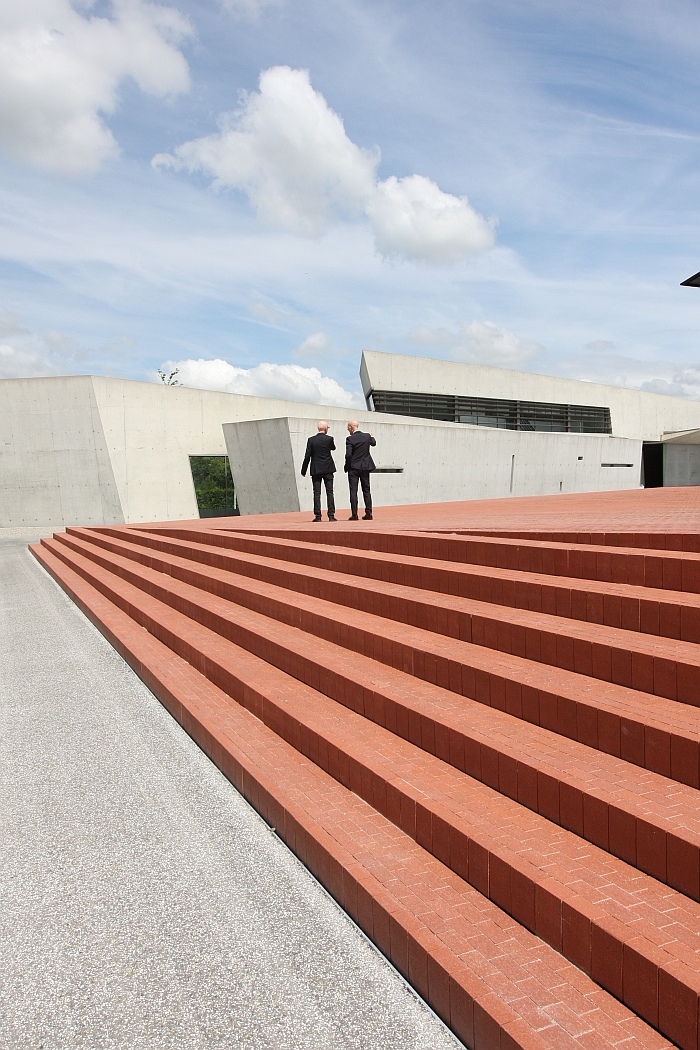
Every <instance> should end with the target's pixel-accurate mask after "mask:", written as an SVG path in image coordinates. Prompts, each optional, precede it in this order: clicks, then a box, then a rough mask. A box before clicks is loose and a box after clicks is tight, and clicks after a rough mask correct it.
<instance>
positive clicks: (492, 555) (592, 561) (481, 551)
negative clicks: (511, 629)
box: [248, 527, 700, 593]
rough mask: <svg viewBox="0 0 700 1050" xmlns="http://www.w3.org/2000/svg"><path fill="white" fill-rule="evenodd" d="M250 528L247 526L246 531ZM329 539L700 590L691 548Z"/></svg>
mask: <svg viewBox="0 0 700 1050" xmlns="http://www.w3.org/2000/svg"><path fill="white" fill-rule="evenodd" d="M251 531H252V530H248V535H250V533H251ZM256 534H257V535H259V536H268V537H273V536H274V537H278V538H292V537H294V538H298V539H299V540H300V541H303V542H306V543H321V544H328V543H329V539H328V533H327V532H326V531H325V530H324V531H319V530H314V529H305V528H301V527H296V528H294V529H274V528H265V529H260V530H256ZM333 536H334V537H335V538H334V539H333V540H332V541H330V542H331V543H339V544H340V545H342V546H343V547H355V548H356V549H360V550H365V551H380V552H382V553H386V554H397V555H402V556H408V557H417V558H435V559H439V560H444V561H455V562H469V563H472V564H476V565H492V566H494V567H498V568H502V569H520V570H522V571H524V572H539V573H545V574H546V575H549V576H569V577H573V578H578V579H589V580H601V581H605V582H609V583H629V584H635V585H637V586H640V587H656V588H662V589H664V590H673V591H692V592H694V593H698V592H700V556H699V555H698V554H697V553H695V552H690V551H673V550H672V551H669V550H665V549H664V550H659V549H656V550H653V551H651V550H649V549H644V548H640V547H628V548H625V547H614V548H612V547H610V546H606V545H594V544H582V543H570V542H569V543H567V542H557V541H555V540H538V539H515V538H514V539H510V538H506V537H500V536H495V535H493V534H491V533H489V534H486V535H485V534H483V533H480V534H478V535H471V534H460V533H453V534H450V535H444V534H442V533H434V532H386V533H383V532H380V531H379V530H376V529H373V530H357V529H342V528H341V529H339V530H336V529H334V530H333Z"/></svg>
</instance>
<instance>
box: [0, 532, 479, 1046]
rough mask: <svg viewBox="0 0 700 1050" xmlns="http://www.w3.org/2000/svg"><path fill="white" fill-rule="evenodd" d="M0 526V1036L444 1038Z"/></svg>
mask: <svg viewBox="0 0 700 1050" xmlns="http://www.w3.org/2000/svg"><path fill="white" fill-rule="evenodd" d="M39 535H41V532H36V531H35V532H33V533H30V532H29V531H27V532H21V533H18V532H17V530H0V824H1V826H2V845H3V848H2V851H1V852H0V900H1V901H2V907H1V908H0V941H1V943H2V945H3V950H2V952H1V953H0V1046H2V1047H3V1048H7V1050H15V1048H17V1050H25V1048H26V1050H63V1048H73V1047H80V1048H85V1050H98V1048H102V1047H110V1048H112V1047H119V1048H125V1050H126V1048H129V1050H131V1048H139V1050H141V1048H144V1050H170V1048H173V1050H189V1048H197V1050H200V1048H201V1050H209V1048H212V1050H214V1048H216V1050H218V1048H246V1050H249V1048H250V1050H258V1048H260V1050H264V1048H268V1047H269V1048H275V1050H277V1048H280V1050H281V1048H284V1050H287V1048H289V1050H296V1048H302V1047H303V1048H314V1050H324V1048H333V1050H335V1048H339V1050H340V1048H346V1047H347V1048H367V1050H377V1048H379V1047H381V1048H382V1050H393V1048H396V1050H412V1048H415V1050H419V1048H420V1050H443V1048H444V1050H448V1048H451V1050H455V1048H456V1047H458V1046H459V1045H461V1044H458V1043H457V1041H456V1040H455V1039H454V1038H453V1037H452V1036H451V1035H450V1034H449V1033H448V1032H447V1031H446V1029H445V1028H444V1027H443V1026H442V1025H441V1023H440V1022H439V1021H438V1019H437V1018H436V1017H435V1016H434V1015H433V1014H432V1013H430V1012H429V1011H428V1009H427V1008H426V1007H425V1005H424V1004H423V1003H422V1002H421V1001H420V1000H419V999H418V998H417V997H416V996H415V995H414V994H413V992H411V991H410V990H409V989H408V988H407V987H406V985H405V984H404V983H403V982H402V980H401V979H400V978H399V977H398V975H397V974H396V973H395V971H394V970H393V969H392V968H391V967H390V966H389V965H388V964H387V963H386V961H385V960H384V959H383V957H382V956H381V955H380V954H379V953H378V952H377V951H376V950H375V949H374V948H373V947H372V946H371V945H370V944H369V943H368V942H367V941H366V940H365V939H364V937H363V936H362V934H361V933H360V932H359V931H358V930H357V928H356V927H355V926H354V925H353V924H352V923H351V921H350V920H349V919H348V917H347V916H346V915H345V914H344V913H343V912H342V911H341V910H340V909H339V908H338V907H337V906H336V905H335V903H334V902H333V901H332V900H330V898H328V897H327V896H326V894H325V893H324V892H323V890H322V889H321V888H320V887H319V886H318V884H317V883H316V882H315V880H313V879H312V878H311V876H310V875H309V874H308V873H307V872H306V870H305V869H304V868H303V867H302V866H301V865H300V864H299V863H298V862H297V861H296V859H295V858H294V857H293V856H292V855H291V853H289V851H288V850H287V849H286V848H285V847H284V846H283V845H282V843H281V842H280V841H279V840H278V839H277V838H276V837H275V836H274V834H273V833H272V832H271V831H270V830H269V829H268V827H267V825H266V824H264V822H263V821H261V820H260V818H259V817H258V816H257V815H256V814H255V813H254V812H253V811H252V810H251V809H250V808H249V807H248V806H247V805H246V803H245V802H244V801H243V800H242V798H241V797H240V795H238V793H237V792H236V791H235V790H234V789H233V788H232V787H231V785H230V784H229V783H228V781H226V780H225V779H224V777H223V776H222V775H221V774H220V773H219V772H218V770H217V769H216V768H215V767H214V766H213V765H212V764H211V763H210V762H209V761H208V759H206V757H205V756H204V755H203V754H202V753H201V752H200V751H199V749H198V748H197V747H196V745H195V744H194V743H193V742H192V741H191V740H190V739H189V737H187V736H186V735H185V733H184V732H183V731H182V730H181V729H180V727H179V726H178V725H177V724H176V723H175V722H174V721H173V720H172V719H171V718H170V716H169V715H168V714H167V712H166V711H165V710H164V709H163V708H162V707H161V706H160V705H159V704H158V702H157V701H156V700H155V699H154V698H153V696H152V695H151V693H150V692H149V691H148V690H147V689H146V688H145V686H144V685H143V684H142V683H141V682H140V680H139V679H138V678H137V677H136V676H135V675H134V673H133V672H132V671H131V670H130V668H129V667H128V666H127V665H126V664H125V663H124V662H123V661H122V659H121V658H120V657H119V656H118V655H117V654H116V653H115V651H114V650H113V649H112V648H111V646H110V645H109V644H108V643H107V642H106V641H105V639H104V638H103V637H102V636H101V635H100V634H99V633H98V632H97V631H96V630H95V629H94V628H93V627H92V625H91V624H90V623H89V622H88V621H87V620H86V619H85V618H84V617H83V615H82V614H81V613H80V612H79V611H78V609H77V608H76V607H75V606H74V605H73V603H72V602H71V601H70V600H69V599H68V598H67V597H66V595H64V593H63V592H62V591H61V590H60V589H59V588H58V586H57V585H56V584H55V583H54V582H53V580H51V579H50V577H49V576H48V575H47V574H46V573H44V571H43V570H42V569H41V568H40V566H39V565H38V564H37V563H36V561H35V560H34V559H33V558H32V557H31V555H30V554H29V553H28V551H27V549H26V544H27V542H28V541H30V540H33V539H36V538H38V536H39Z"/></svg>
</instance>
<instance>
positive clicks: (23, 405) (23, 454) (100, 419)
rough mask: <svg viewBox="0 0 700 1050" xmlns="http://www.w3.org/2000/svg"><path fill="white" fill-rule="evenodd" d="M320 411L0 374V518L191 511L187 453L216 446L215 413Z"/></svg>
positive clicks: (183, 514) (149, 516) (74, 520)
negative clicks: (2, 375) (8, 377)
mask: <svg viewBox="0 0 700 1050" xmlns="http://www.w3.org/2000/svg"><path fill="white" fill-rule="evenodd" d="M327 411H328V409H327V408H326V407H325V406H322V405H311V404H302V403H299V402H296V401H283V400H277V399H271V398H262V397H246V396H244V395H240V394H226V393H220V392H217V391H212V390H193V389H190V388H188V387H169V386H163V385H162V384H156V383H138V382H134V381H132V380H122V379H111V378H104V377H99V376H65V377H47V378H37V379H6V380H0V528H5V527H12V526H22V525H35V524H38V525H54V526H61V525H115V524H120V523H122V522H126V523H129V522H139V521H176V520H179V519H183V518H196V517H197V516H198V511H197V501H196V497H195V492H194V485H193V482H192V473H191V470H190V463H189V457H190V456H212V455H225V454H226V445H225V443H224V436H223V432H222V429H221V424H222V423H223V422H226V421H228V420H241V419H265V418H269V417H279V416H283V415H284V416H286V415H289V414H293V415H294V416H302V417H309V418H311V419H312V420H316V419H318V418H319V417H320V416H323V415H325V413H326V412H327ZM353 415H357V413H356V412H354V411H353V410H352V409H348V410H346V411H345V412H344V418H345V420H347V419H348V418H350V417H352V416H353ZM360 416H363V417H366V418H369V417H370V413H367V412H365V413H360ZM312 426H313V423H312Z"/></svg>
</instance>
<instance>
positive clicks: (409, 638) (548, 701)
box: [64, 529, 700, 787]
mask: <svg viewBox="0 0 700 1050" xmlns="http://www.w3.org/2000/svg"><path fill="white" fill-rule="evenodd" d="M139 539H140V534H139V533H136V532H134V531H133V530H126V529H124V530H114V529H110V530H109V534H107V531H106V530H99V531H98V530H76V529H70V530H68V537H66V538H65V539H64V542H67V543H70V542H71V540H74V541H75V542H77V543H83V542H84V543H88V544H92V545H94V546H96V547H97V548H100V549H102V550H104V551H109V552H111V553H113V554H117V555H121V556H123V557H125V558H127V559H130V560H133V561H136V562H138V563H139V564H142V565H145V566H147V567H149V568H153V569H154V570H156V571H158V572H163V573H165V574H166V575H168V576H172V577H173V578H177V579H179V580H181V581H183V582H185V583H189V584H192V585H194V586H195V587H198V588H200V589H203V590H206V591H209V592H211V593H214V594H217V595H218V596H219V597H222V598H226V599H227V600H229V601H233V602H236V603H237V604H239V605H243V606H245V607H246V608H249V609H252V610H254V611H256V612H260V613H263V614H264V615H266V616H270V617H274V618H275V619H278V620H281V621H283V622H285V623H287V624H290V625H292V626H296V627H299V628H301V629H303V630H305V631H307V632H310V633H312V634H313V635H314V636H315V637H320V638H324V639H326V640H328V641H332V642H335V643H337V644H340V645H342V646H344V647H346V648H349V649H352V650H354V651H355V652H359V653H362V654H364V655H365V656H369V657H371V658H372V659H374V660H379V661H380V662H382V663H385V664H388V665H389V666H393V667H395V668H398V669H400V670H403V671H406V672H408V673H410V674H412V675H414V676H416V677H419V678H422V679H423V680H425V681H429V682H432V683H433V684H437V685H442V686H444V687H448V688H449V689H450V690H452V691H453V692H456V693H458V694H460V695H463V696H467V697H469V698H471V699H475V700H477V701H478V702H479V703H483V704H487V705H489V706H492V707H495V708H497V709H499V710H505V711H507V712H508V713H509V714H512V715H514V716H516V717H518V718H524V719H525V720H526V721H529V722H532V723H534V724H536V725H541V726H543V728H546V729H549V730H552V731H554V732H557V733H560V734H562V735H564V736H566V737H569V738H571V739H575V740H579V741H580V742H581V743H584V744H587V745H588V746H590V747H594V748H596V749H599V750H602V751H605V752H607V753H608V754H613V755H616V756H619V757H622V758H624V759H625V760H626V761H628V762H632V763H634V764H636V765H639V766H642V767H645V768H647V769H651V770H653V771H654V772H657V773H661V774H662V775H664V776H670V777H671V778H672V779H675V780H679V781H680V782H682V783H686V784H689V785H690V786H693V787H697V786H698V784H699V782H700V733H698V725H697V715H696V714H695V713H694V712H692V711H689V710H688V708H687V706H686V705H683V704H678V703H675V702H673V701H665V700H664V701H659V700H658V699H657V698H655V697H653V696H649V695H646V694H641V693H639V692H636V691H633V690H629V689H625V688H622V687H618V686H615V685H608V684H606V685H605V686H598V685H595V684H594V683H593V682H591V680H590V679H587V678H581V676H579V675H576V674H574V673H572V672H569V671H563V670H559V669H556V670H551V671H548V672H547V673H546V674H545V675H543V673H542V670H541V668H538V667H537V666H533V665H532V663H530V661H528V660H525V659H522V658H520V657H513V656H499V658H498V660H497V661H494V659H493V656H492V655H491V654H490V653H489V652H488V651H486V652H485V651H484V648H483V647H481V646H475V645H473V644H470V643H467V642H461V641H453V640H450V641H449V642H447V641H446V640H445V639H443V638H441V637H440V636H436V635H435V633H432V632H429V631H426V630H423V629H415V628H408V629H407V628H405V627H400V626H398V624H395V623H393V622H391V620H389V621H388V620H387V618H386V616H387V613H391V614H392V615H394V616H396V617H397V618H398V617H400V616H403V619H404V620H405V619H406V618H408V617H410V616H411V613H410V611H407V607H408V606H409V604H410V602H411V601H415V602H420V603H422V607H423V608H424V609H425V612H426V616H425V619H424V621H423V622H427V623H430V624H431V626H433V627H436V626H437V625H438V621H439V619H440V616H439V614H440V612H441V611H445V612H447V611H448V610H444V609H443V608H442V607H438V608H437V609H436V608H435V607H434V606H431V599H434V600H436V601H443V600H444V601H451V602H452V603H455V602H458V601H459V599H444V598H443V596H440V595H434V594H433V595H431V594H430V593H426V594H424V595H422V596H419V597H415V591H412V590H407V589H400V588H397V587H396V586H395V585H385V584H375V585H374V586H373V588H368V587H365V586H361V585H360V584H361V581H358V580H357V579H355V578H353V577H343V578H342V579H338V578H335V579H334V578H333V577H334V576H335V575H336V574H333V573H329V572H326V571H323V570H313V575H312V574H311V573H310V572H309V570H306V571H305V572H301V571H298V570H296V569H295V568H294V567H288V566H287V564H286V563H284V562H279V561H273V560H270V559H261V558H259V557H258V556H255V555H242V554H239V553H235V554H231V553H230V552H221V551H219V550H218V549H217V548H215V547H210V548H200V547H199V546H197V548H196V550H195V549H193V547H192V546H191V545H189V546H188V545H187V544H186V543H185V542H184V541H181V540H172V539H170V540H166V539H159V540H156V539H153V538H152V537H150V536H147V537H146V539H147V541H148V545H147V546H145V547H142V546H140V545H139V543H138V541H139ZM84 550H85V552H86V553H88V554H89V548H88V547H85V548H84ZM163 551H165V552H166V553H161V552H163ZM173 551H175V552H177V553H175V554H173V553H172V552H173ZM188 554H193V555H196V556H197V557H198V558H201V561H200V560H197V561H194V562H193V561H192V560H190V558H189V557H187V555H188ZM222 565H223V566H226V568H220V567H219V566H222ZM232 569H235V570H241V572H246V574H247V575H245V576H244V575H239V574H238V572H234V571H231V570H232ZM251 577H252V578H251ZM272 580H274V581H279V582H280V583H281V584H283V586H277V584H276V583H270V582H269V581H272ZM313 581H316V582H317V583H318V586H312V583H313ZM290 584H291V585H293V587H294V591H293V592H290V591H289V586H290ZM387 589H388V590H390V591H391V593H390V594H389V595H386V594H384V591H386V590H387ZM299 592H301V593H299ZM309 592H310V593H309ZM319 592H320V593H319ZM320 594H323V595H324V597H323V598H320ZM406 594H407V595H408V597H407V598H406V599H405V600H403V601H402V600H401V598H402V597H403V595H406ZM341 597H342V598H344V599H345V603H346V604H349V603H352V607H351V609H347V608H345V609H342V610H339V609H338V607H337V601H338V599H339V598H341ZM372 598H375V599H376V600H375V601H372ZM385 598H386V599H388V600H386V601H385V600H384V599H385ZM372 609H377V610H381V611H382V613H383V617H382V618H380V617H379V616H378V615H377V614H376V613H374V612H372V611H369V612H368V611H366V610H372ZM431 609H432V615H430V612H431ZM360 610H362V611H360ZM339 614H340V615H339ZM442 626H443V627H444V628H446V629H447V628H448V626H449V625H448V624H445V623H444V622H443V624H442ZM543 679H544V680H543ZM453 706H454V702H453ZM462 706H463V705H461V706H460V707H459V710H461V708H462ZM491 721H492V720H490V719H489V723H490V722H491Z"/></svg>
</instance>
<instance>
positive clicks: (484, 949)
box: [33, 489, 700, 1050]
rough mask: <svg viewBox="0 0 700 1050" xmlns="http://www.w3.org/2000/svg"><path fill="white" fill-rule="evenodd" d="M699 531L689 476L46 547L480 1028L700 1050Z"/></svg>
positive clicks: (98, 533) (220, 759) (467, 1024)
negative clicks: (624, 487)
mask: <svg viewBox="0 0 700 1050" xmlns="http://www.w3.org/2000/svg"><path fill="white" fill-rule="evenodd" d="M698 525H700V493H699V492H698V491H697V490H694V489H676V490H669V489H666V490H647V491H633V492H623V493H605V494H603V493H593V494H587V495H579V496H567V495H563V496H562V495H560V496H556V497H547V498H538V499H530V498H527V499H512V500H489V501H481V502H473V503H462V504H445V505H439V506H423V507H405V508H389V509H381V508H379V509H378V510H377V511H376V514H375V520H374V521H372V522H366V523H365V522H362V523H357V524H356V525H353V527H351V526H350V525H348V524H345V523H343V522H338V523H337V525H336V526H333V525H332V524H330V523H324V524H322V525H320V526H314V527H313V528H312V527H311V526H310V525H309V522H308V515H268V516H260V517H258V518H236V519H231V518H228V519H215V520H208V521H207V522H206V524H203V523H202V522H199V521H197V522H185V523H152V524H144V525H139V526H125V527H109V528H99V529H69V530H67V532H66V533H65V534H57V535H56V536H55V537H54V539H53V540H45V541H43V543H42V545H41V546H36V547H34V548H33V552H34V553H35V555H36V556H37V557H38V558H39V559H40V560H41V561H42V562H43V563H44V565H45V566H46V567H47V568H48V569H49V571H50V572H52V574H53V575H54V576H55V578H56V579H57V580H58V581H59V582H60V583H61V584H62V585H63V586H64V588H65V589H66V590H67V591H68V592H69V593H70V594H71V595H72V596H73V597H74V599H75V600H76V601H77V602H78V603H79V604H80V605H81V607H82V608H83V609H84V610H85V611H86V613H87V614H88V615H89V616H90V617H91V619H93V621H94V622H95V623H96V624H97V625H98V626H99V627H100V629H101V630H103V632H104V633H105V634H106V635H107V636H108V637H109V638H110V640H111V641H112V642H113V644H114V645H115V646H116V647H117V648H118V650H119V651H120V652H122V654H123V655H124V656H125V657H126V658H127V659H128V660H129V662H131V663H132V666H134V667H135V669H136V670H137V671H138V673H139V674H140V675H141V676H142V677H143V678H144V681H146V683H147V684H148V685H149V687H150V688H151V689H152V690H153V691H154V692H155V693H156V695H157V696H158V697H159V698H160V699H161V701H162V702H163V703H164V704H165V705H166V706H167V707H168V709H169V710H171V712H172V713H173V714H174V716H175V717H176V718H177V719H178V720H179V721H180V722H181V723H182V724H183V726H184V727H185V728H186V729H187V730H188V732H190V733H191V735H192V736H193V737H194V738H195V739H196V740H197V742H198V743H199V744H200V746H202V747H203V749H204V750H205V751H206V752H207V753H208V754H209V755H210V757H212V759H213V760H214V761H215V762H216V764H217V765H219V767H220V768H221V769H222V770H223V771H224V772H225V773H226V775H227V776H229V777H230V779H232V781H233V782H234V784H236V786H237V787H238V788H239V789H240V790H242V791H243V793H244V794H245V795H246V797H247V798H249V799H250V801H251V802H252V803H253V805H255V806H256V808H258V809H259V810H260V812H261V813H262V814H263V816H265V818H266V819H269V820H270V821H271V822H272V823H273V824H274V825H275V826H276V827H277V828H278V829H282V830H281V834H282V835H283V837H284V839H285V841H287V843H288V844H289V845H290V847H291V848H292V849H294V850H295V852H297V854H298V855H299V856H300V857H301V859H302V860H303V861H304V863H306V864H307V866H308V867H309V868H310V869H311V870H312V871H313V872H314V874H316V876H317V877H318V878H319V879H320V881H321V882H323V883H324V885H326V887H327V888H328V889H329V890H330V892H331V893H333V895H334V896H335V897H336V898H337V899H338V900H339V901H340V903H341V904H342V905H343V906H344V907H345V908H346V909H347V910H348V911H349V912H350V914H351V915H352V917H353V918H354V919H355V920H356V921H357V922H358V923H359V924H360V926H362V928H363V929H364V930H365V931H366V932H367V933H368V935H369V936H370V937H372V938H373V939H374V941H375V943H377V944H378V946H379V947H380V948H381V950H382V951H384V952H385V954H387V955H388V956H389V957H390V958H391V959H392V961H393V962H394V963H395V965H396V966H397V967H398V968H399V969H400V970H401V972H403V973H404V975H405V976H406V977H407V978H408V979H409V980H410V981H411V982H412V983H413V984H414V986H415V987H416V988H417V990H418V991H419V992H420V993H421V994H422V995H423V996H424V997H425V998H426V999H427V1000H428V1001H429V1002H430V1004H431V1005H432V1006H433V1008H434V1009H435V1010H436V1011H437V1012H438V1013H439V1015H440V1016H441V1017H442V1018H443V1019H444V1020H445V1021H446V1023H448V1024H449V1025H450V1026H451V1027H452V1029H453V1031H454V1032H455V1033H456V1034H457V1035H458V1036H459V1037H460V1038H461V1039H462V1040H463V1041H464V1042H465V1043H466V1044H467V1045H468V1046H469V1047H475V1048H477V1050H487V1048H488V1050H491V1048H492V1047H503V1048H504V1050H505V1047H506V1045H507V1046H508V1047H511V1046H513V1045H517V1046H521V1047H523V1048H524V1047H526V1046H533V1047H534V1046H551V1047H564V1046H572V1047H573V1046H574V1045H579V1044H580V1045H583V1046H585V1047H586V1048H590V1050H594V1047H603V1046H605V1045H607V1044H611V1045H617V1043H625V1045H627V1046H630V1047H632V1046H633V1045H634V1044H635V1043H637V1042H638V1043H640V1044H644V1045H647V1046H662V1045H664V1040H665V1039H667V1040H670V1041H671V1042H673V1043H675V1044H676V1045H677V1046H679V1047H681V1048H682V1050H697V1048H698V1011H699V1008H700V1000H699V996H700V904H699V903H698V901H700V821H699V819H698V818H699V817H700V809H699V807H698V800H699V798H700V796H699V795H698V784H699V783H700V733H699V732H698V717H699V716H698V712H697V708H698V707H699V706H700V649H699V648H698V641H699V638H698V635H699V634H700V547H699V546H698V543H697V534H698ZM475 533H480V535H474V534H475ZM496 534H500V535H496ZM489 909H490V910H489ZM533 965H534V967H535V970H533V969H532V967H533ZM538 968H539V969H538ZM535 971H537V972H535ZM542 974H545V975H547V976H546V977H543V976H542ZM533 982H534V983H533Z"/></svg>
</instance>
